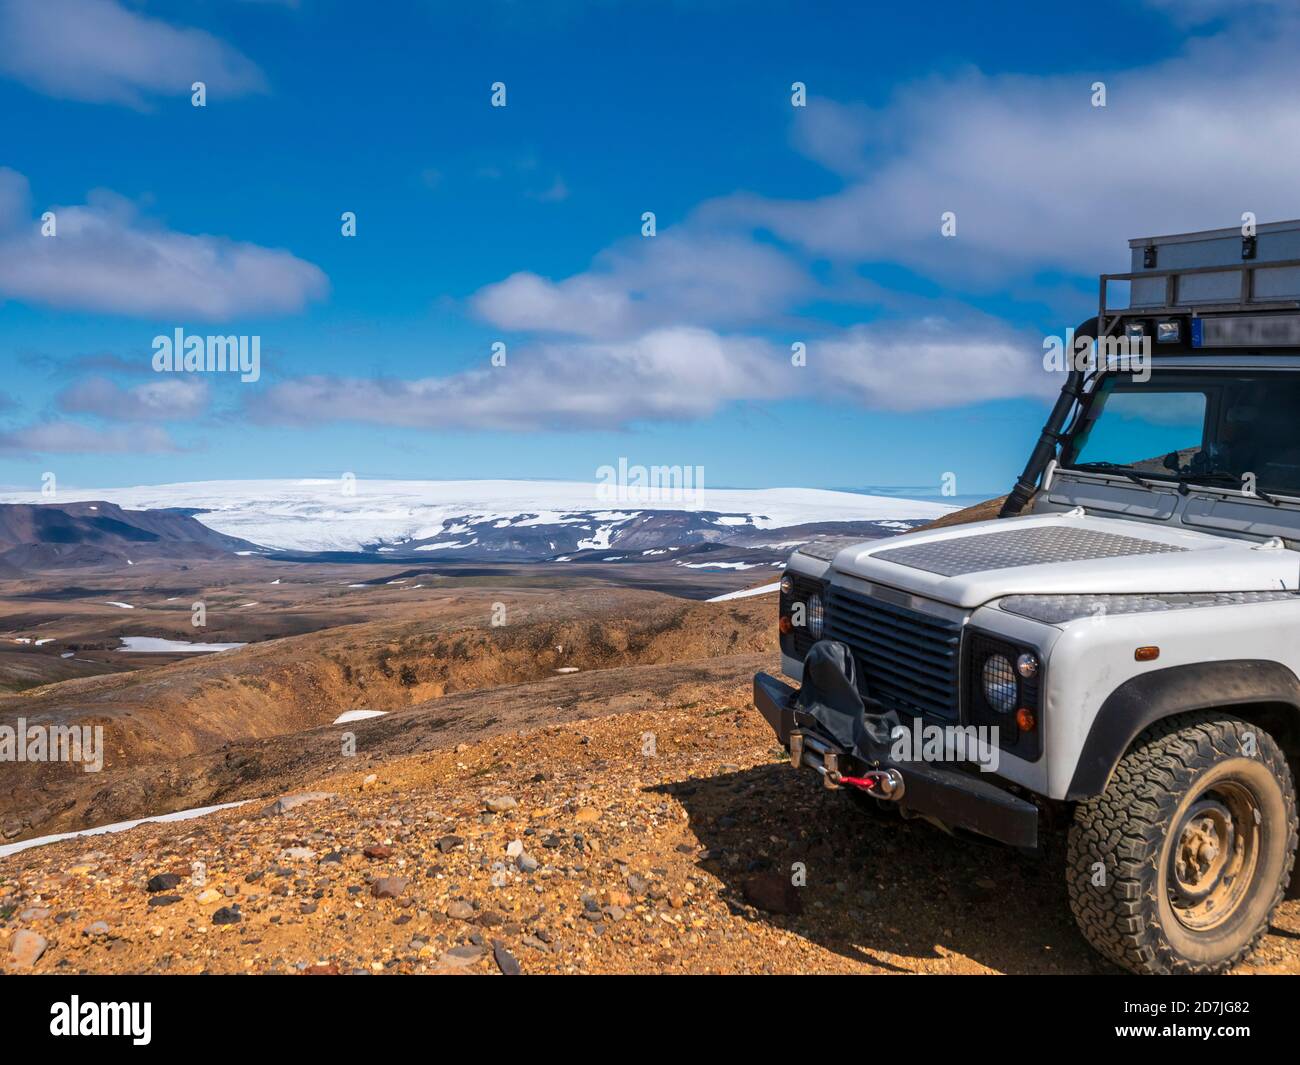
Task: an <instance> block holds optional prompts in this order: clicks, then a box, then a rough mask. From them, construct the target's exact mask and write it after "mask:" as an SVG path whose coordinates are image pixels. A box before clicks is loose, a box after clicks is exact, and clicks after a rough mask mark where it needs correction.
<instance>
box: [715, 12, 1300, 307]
mask: <svg viewBox="0 0 1300 1065" xmlns="http://www.w3.org/2000/svg"><path fill="white" fill-rule="evenodd" d="M1245 43H1246V39H1245V38H1244V37H1243V36H1242V35H1240V34H1239V33H1238V31H1236V30H1235V29H1234V30H1230V31H1227V32H1225V33H1223V34H1221V35H1219V36H1217V37H1214V38H1210V39H1206V40H1201V41H1199V42H1196V43H1194V44H1193V45H1192V46H1191V47H1190V49H1189V51H1188V52H1187V54H1186V55H1184V56H1182V57H1180V58H1178V59H1176V60H1172V61H1170V62H1167V63H1163V64H1161V65H1158V66H1154V67H1151V68H1148V69H1143V70H1138V71H1133V72H1113V73H1106V72H1104V71H1101V70H1099V71H1098V72H1097V73H1096V74H1095V75H1094V74H1087V73H1083V74H1078V73H1076V74H1071V75H1068V76H1066V75H1058V76H1051V77H1045V78H1039V77H1022V76H1000V77H989V76H985V75H983V74H980V73H978V72H967V73H964V74H962V75H959V76H956V77H954V78H951V79H948V80H944V81H928V82H924V83H921V84H918V85H915V86H912V87H910V88H908V89H905V90H904V91H902V92H901V93H900V94H899V95H898V96H897V97H896V98H895V99H894V100H893V101H892V102H891V103H890V104H889V106H887V107H885V108H883V109H879V110H873V109H867V108H845V107H842V106H839V105H836V104H834V103H831V102H828V101H824V100H817V99H814V100H811V101H809V105H808V108H807V111H806V113H805V114H803V115H800V116H799V117H798V118H797V119H796V123H797V124H796V131H795V143H796V145H798V146H799V147H800V148H801V149H802V150H803V151H805V152H806V153H807V154H808V155H809V156H810V157H812V158H814V159H816V160H818V161H821V162H823V163H824V164H826V165H828V166H830V167H831V168H833V169H834V170H835V172H836V173H838V174H840V175H841V176H843V177H844V178H845V179H846V183H845V186H844V188H843V189H842V190H841V191H839V192H836V193H833V194H831V195H828V196H824V197H821V198H818V199H814V200H805V201H798V200H776V199H769V198H764V197H760V196H754V195H738V196H734V197H729V198H726V199H723V200H719V201H714V202H713V203H710V204H708V205H706V206H705V207H704V208H702V210H701V211H700V212H699V214H700V215H701V217H702V218H703V219H704V220H705V221H707V222H709V223H711V224H713V225H717V226H722V227H733V228H737V229H741V230H751V229H770V230H772V231H773V232H775V233H776V234H777V235H778V236H779V237H781V238H782V239H784V240H788V241H790V242H792V243H794V244H795V245H797V246H799V247H800V248H801V249H802V250H803V252H804V254H806V255H809V256H826V257H829V258H831V259H833V260H835V261H841V262H849V263H863V262H871V261H879V260H884V261H892V262H901V263H904V264H906V265H908V266H910V267H912V268H914V269H916V270H918V271H920V272H922V273H924V274H927V275H929V276H931V277H934V278H938V279H942V280H944V281H945V282H948V283H949V284H959V285H964V286H965V287H966V289H967V291H987V290H989V289H991V288H997V289H1006V288H1007V287H1008V281H1009V280H1012V279H1017V278H1019V279H1026V278H1028V277H1030V276H1031V275H1032V274H1033V273H1034V272H1036V271H1040V270H1056V271H1063V272H1065V273H1068V274H1073V275H1082V276H1087V275H1091V274H1095V273H1098V272H1100V271H1101V270H1107V269H1109V270H1116V269H1121V268H1124V269H1126V268H1127V264H1128V255H1127V240H1128V239H1129V238H1131V237H1141V236H1149V235H1153V234H1159V233H1168V232H1179V231H1187V230H1199V229H1208V228H1214V227H1217V226H1234V225H1239V224H1240V222H1241V215H1242V213H1243V212H1244V211H1253V212H1255V214H1256V215H1257V217H1258V218H1259V220H1260V221H1266V220H1278V219H1285V218H1290V217H1293V216H1294V215H1295V214H1296V207H1295V187H1296V183H1297V179H1300V110H1297V108H1296V107H1295V105H1294V101H1293V100H1292V98H1291V93H1290V91H1289V89H1288V88H1287V86H1289V84H1290V82H1291V80H1292V68H1293V65H1294V64H1293V59H1292V58H1291V56H1292V54H1293V49H1294V45H1295V43H1296V39H1295V36H1294V35H1293V34H1289V33H1281V31H1279V35H1278V36H1276V37H1274V38H1272V39H1271V40H1255V41H1251V42H1250V46H1249V47H1243V44H1245ZM1098 80H1099V81H1103V82H1105V85H1106V94H1107V106H1106V107H1104V108H1103V107H1093V106H1092V102H1091V95H1092V83H1093V82H1094V81H1098ZM848 146H851V148H852V150H849V147H848ZM946 211H952V212H955V213H956V216H957V235H956V236H955V237H951V238H947V237H944V236H943V235H941V233H940V220H941V216H942V215H943V213H944V212H946Z"/></svg>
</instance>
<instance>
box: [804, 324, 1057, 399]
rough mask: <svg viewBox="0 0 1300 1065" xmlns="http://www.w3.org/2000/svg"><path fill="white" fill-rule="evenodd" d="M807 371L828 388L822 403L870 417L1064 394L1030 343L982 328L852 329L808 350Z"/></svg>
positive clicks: (913, 326) (883, 326) (988, 326)
mask: <svg viewBox="0 0 1300 1065" xmlns="http://www.w3.org/2000/svg"><path fill="white" fill-rule="evenodd" d="M809 365H810V366H812V367H813V368H814V372H815V375H816V376H817V377H818V378H819V379H820V380H821V381H822V382H824V384H825V386H826V387H825V389H824V391H823V396H824V397H827V398H830V397H835V398H839V399H841V400H848V401H850V402H854V403H857V404H859V405H860V406H863V407H866V408H868V409H870V410H889V411H920V410H941V409H945V408H951V407H962V406H966V405H967V404H972V403H984V402H987V401H989V400H995V399H1008V398H1011V397H1015V396H1035V397H1046V396H1050V395H1052V394H1053V393H1055V392H1056V391H1057V390H1058V389H1059V388H1060V387H1061V382H1060V379H1059V378H1054V377H1053V376H1052V375H1051V374H1050V373H1048V372H1047V371H1045V370H1044V369H1043V365H1042V350H1041V348H1038V347H1035V345H1034V343H1033V341H1032V339H1031V338H1028V337H1025V336H1020V335H1017V334H1014V333H1011V332H1010V331H1009V330H1006V329H1002V328H999V327H998V326H996V325H995V324H991V323H983V322H980V323H978V324H975V325H974V326H965V327H961V326H958V325H956V324H955V323H953V322H949V321H944V320H940V319H933V318H929V319H922V320H921V321H920V322H917V323H908V324H907V325H904V326H901V327H895V326H892V325H890V324H888V323H877V324H875V325H871V326H855V327H853V328H851V329H848V330H846V331H845V332H843V333H842V334H839V335H837V336H833V337H828V338H826V339H825V340H822V341H818V342H816V343H814V344H813V345H811V346H810V349H809Z"/></svg>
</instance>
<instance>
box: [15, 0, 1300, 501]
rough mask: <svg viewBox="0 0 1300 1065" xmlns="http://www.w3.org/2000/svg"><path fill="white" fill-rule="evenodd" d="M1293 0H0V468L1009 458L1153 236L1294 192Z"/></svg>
mask: <svg viewBox="0 0 1300 1065" xmlns="http://www.w3.org/2000/svg"><path fill="white" fill-rule="evenodd" d="M1287 10H1288V9H1287V5H1285V4H1274V3H1260V4H1228V3H1226V2H1220V0H1189V2H1187V3H1182V4H1177V5H1175V4H1173V3H1172V2H1170V3H1165V2H1162V0H1159V2H1158V0H1149V2H1145V3H1144V2H1140V0H1124V2H1110V3H1088V4H1082V3H1081V4H1077V5H1075V4H1067V5H1037V6H1035V7H1026V6H1025V5H1022V4H1012V3H1007V4H998V3H985V4H980V5H971V4H969V3H964V2H955V3H931V4H927V5H905V4H889V5H881V6H880V7H879V8H877V7H875V6H874V5H863V4H799V5H791V4H789V3H764V2H759V3H754V2H750V3H744V4H741V3H731V2H727V0H704V2H699V3H688V2H681V3H636V2H616V0H603V2H593V3H579V2H576V0H573V2H557V3H551V2H547V0H534V2H530V3H523V2H518V3H513V2H500V0H479V2H476V3H473V4H451V3H439V2H427V3H414V2H410V3H401V2H396V0H394V2H391V3H383V4H371V5H357V4H345V3H342V2H340V0H299V2H298V3H296V4H295V3H277V2H274V0H262V2H251V0H246V2H241V0H204V2H197V3H186V4H182V3H167V2H162V0H156V2H139V3H129V2H121V3H119V2H117V0H40V2H33V0H0V130H2V131H3V136H2V137H0V364H2V365H3V369H4V371H5V372H4V381H3V383H2V384H0V389H2V390H3V392H4V393H5V399H4V402H3V409H2V410H0V483H4V484H7V485H12V486H15V487H22V488H33V487H35V486H36V485H38V484H39V483H40V479H41V476H42V474H43V473H45V472H47V471H50V472H54V473H55V474H56V475H57V476H58V478H59V480H60V482H61V483H63V484H67V485H81V486H104V487H109V486H117V485H129V484H143V483H159V482H165V481H176V480H199V479H211V478H222V479H225V478H249V477H284V476H299V475H301V476H336V475H338V474H339V473H341V472H343V471H352V472H355V473H356V474H357V475H358V476H361V477H409V478H444V477H546V478H565V479H577V480H587V479H590V478H592V477H593V476H594V471H595V470H596V468H597V467H599V466H601V465H604V464H606V463H615V462H617V459H618V457H619V456H627V457H628V458H629V459H630V461H631V462H633V463H644V464H646V465H651V464H678V463H680V464H684V465H687V464H689V465H698V466H703V467H704V469H705V471H706V478H707V481H708V483H711V484H713V485H715V486H719V487H721V486H724V485H728V486H756V487H757V486H777V485H807V486H814V487H852V486H864V485H897V486H915V487H916V488H917V490H918V492H921V491H924V492H935V491H937V490H938V486H939V484H940V481H941V478H942V477H943V475H944V474H945V473H948V472H952V473H955V474H956V475H957V485H958V490H959V492H960V493H961V494H962V495H972V494H981V493H989V494H992V493H994V492H996V491H1000V490H1004V489H1005V487H1006V486H1007V485H1008V484H1009V483H1010V481H1011V480H1012V479H1013V478H1014V475H1015V473H1016V472H1017V471H1018V469H1019V465H1020V464H1021V463H1022V461H1023V458H1024V455H1025V454H1026V453H1027V450H1028V448H1029V446H1030V444H1031V442H1032V438H1033V435H1034V433H1035V432H1036V430H1037V428H1038V426H1039V425H1040V424H1041V421H1042V418H1043V415H1044V413H1045V410H1046V404H1047V402H1048V401H1049V398H1050V395H1051V393H1052V391H1053V390H1054V388H1055V387H1056V382H1055V381H1054V380H1053V379H1052V377H1051V376H1050V375H1049V374H1047V373H1046V372H1045V371H1044V370H1043V369H1042V366H1041V355H1042V347H1041V345H1042V339H1043V336H1044V335H1045V334H1047V333H1060V332H1061V331H1063V330H1064V329H1065V328H1066V327H1067V326H1070V325H1073V324H1075V323H1076V322H1078V321H1079V320H1081V319H1083V318H1086V317H1087V316H1088V315H1089V314H1090V313H1091V308H1092V306H1093V304H1094V303H1095V295H1094V293H1095V280H1094V279H1095V274H1096V272H1097V271H1099V270H1101V269H1112V270H1114V269H1122V268H1124V267H1125V264H1126V261H1127V260H1126V252H1127V248H1126V244H1125V241H1126V239H1127V238H1128V237H1131V236H1140V235H1147V234H1149V233H1152V232H1167V231H1177V230H1180V229H1201V228H1209V227H1213V226H1219V225H1234V224H1238V219H1239V216H1240V214H1241V212H1242V211H1244V210H1254V211H1256V212H1257V213H1258V215H1259V218H1260V220H1261V221H1264V220H1270V219H1276V218H1290V217H1294V216H1296V215H1297V214H1300V210H1297V209H1296V205H1295V202H1294V200H1295V196H1294V189H1295V187H1296V181H1295V179H1296V172H1295V171H1296V164H1297V161H1298V156H1297V152H1298V151H1300V149H1298V148H1297V147H1296V145H1298V144H1300V136H1297V134H1298V133H1300V128H1297V127H1300V111H1298V109H1297V108H1295V106H1294V104H1293V103H1292V102H1291V101H1290V99H1289V96H1290V95H1292V94H1293V90H1292V89H1291V82H1292V80H1293V79H1292V71H1291V60H1290V58H1289V57H1290V55H1291V54H1293V48H1294V44H1295V38H1296V33H1295V24H1294V23H1293V21H1292V17H1291V16H1290V15H1289V14H1288V13H1287ZM1243 41H1249V42H1250V43H1251V47H1250V49H1249V55H1248V56H1247V55H1246V54H1245V51H1244V50H1243V49H1242V48H1241V47H1240V45H1241V43H1242V42H1243ZM200 80H201V81H204V82H205V84H206V86H207V106H206V107H203V108H196V107H194V106H192V104H191V90H190V86H191V84H192V83H193V82H194V81H200ZM1099 80H1100V81H1103V82H1105V85H1106V92H1107V101H1106V106H1105V107H1104V108H1099V107H1095V106H1093V90H1092V85H1093V83H1094V82H1096V81H1099ZM498 81H499V82H504V83H505V86H506V106H505V107H503V108H494V107H492V106H491V101H490V97H491V85H492V83H494V82H498ZM796 81H800V82H803V83H805V85H806V86H807V106H806V107H803V108H796V107H794V106H792V101H791V85H792V83H794V82H796ZM949 210H951V211H954V212H955V213H956V218H957V231H956V235H955V236H953V237H944V236H942V235H941V233H940V219H941V215H942V214H943V212H944V211H949ZM46 211H52V212H53V214H54V216H55V219H56V224H57V232H56V234H55V235H54V236H52V237H50V236H43V235H42V234H41V232H40V227H41V216H42V214H43V213H44V212H46ZM344 211H353V212H355V213H356V216H357V235H356V236H355V237H344V236H342V235H341V233H340V225H341V223H340V215H341V214H342V213H343V212H344ZM646 211H652V212H654V213H655V215H656V223H657V233H656V235H655V236H653V237H644V236H642V235H641V226H642V222H641V219H642V214H643V212H646ZM176 328H182V329H184V330H185V331H186V332H187V333H191V334H199V335H206V334H220V335H232V334H235V335H238V334H247V335H257V336H260V338H261V345H262V361H261V378H260V380H258V381H256V382H249V383H241V382H239V381H238V379H237V378H235V377H233V376H232V375H225V376H221V375H215V376H214V375H207V374H192V375H185V374H180V375H176V374H171V375H160V374H157V373H154V372H153V371H152V369H151V366H150V358H151V355H152V348H151V345H152V341H153V338H154V337H155V336H156V335H159V334H171V333H172V332H173V330H175V329H176ZM497 341H500V342H503V343H505V344H506V346H507V357H506V365H505V366H499V367H493V366H492V365H491V364H490V363H489V357H490V353H491V346H492V344H493V343H494V342H497ZM794 343H803V344H804V345H806V352H807V364H806V365H803V366H792V365H791V360H790V352H791V345H792V344H794Z"/></svg>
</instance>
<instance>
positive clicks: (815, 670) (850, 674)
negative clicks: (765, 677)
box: [795, 640, 898, 761]
mask: <svg viewBox="0 0 1300 1065" xmlns="http://www.w3.org/2000/svg"><path fill="white" fill-rule="evenodd" d="M868 703H871V706H872V708H873V709H872V712H871V713H868V712H867V704H868ZM795 708H796V710H797V711H798V712H799V713H802V714H805V715H807V716H808V717H811V718H812V719H813V721H815V722H816V723H817V725H818V726H820V728H821V729H822V731H824V732H825V733H826V734H827V735H828V736H829V737H830V738H831V739H833V740H834V741H835V742H836V743H838V744H839V745H840V746H841V747H844V748H846V749H847V750H849V751H852V752H853V753H854V754H856V755H857V756H858V757H859V758H861V759H863V760H864V761H871V760H873V759H876V758H879V757H881V756H882V753H883V752H882V747H883V748H884V749H885V750H887V749H888V746H889V735H890V732H891V731H892V730H893V727H894V726H895V725H897V724H898V717H897V715H896V714H894V712H893V711H889V712H888V713H880V712H878V708H879V704H878V703H876V702H875V701H874V700H872V699H871V698H870V695H868V697H867V700H866V701H864V700H863V698H862V696H861V695H860V694H859V692H858V677H857V663H856V662H855V661H854V660H853V655H852V653H851V652H850V651H849V649H848V647H847V646H845V645H844V644H842V643H840V642H839V641H838V640H818V641H817V642H816V643H815V644H813V645H812V647H811V649H810V650H809V651H808V657H807V658H805V659H804V661H803V687H802V688H800V689H799V697H798V699H797V700H796V701H795Z"/></svg>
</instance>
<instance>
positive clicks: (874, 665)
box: [826, 585, 961, 721]
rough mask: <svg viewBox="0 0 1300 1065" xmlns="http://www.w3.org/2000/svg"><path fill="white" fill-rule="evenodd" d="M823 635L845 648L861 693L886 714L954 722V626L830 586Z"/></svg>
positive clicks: (956, 626) (958, 629)
mask: <svg viewBox="0 0 1300 1065" xmlns="http://www.w3.org/2000/svg"><path fill="white" fill-rule="evenodd" d="M826 634H827V636H828V637H829V638H830V639H833V640H839V641H841V642H842V643H845V644H848V646H849V648H850V649H851V650H852V652H853V657H854V658H855V659H856V660H857V664H858V674H859V680H860V683H861V685H862V687H863V690H864V691H865V692H866V694H868V695H870V696H871V697H872V698H874V699H879V700H880V701H881V702H882V703H883V704H884V705H885V707H886V708H887V709H891V710H899V711H902V712H904V713H910V714H917V713H924V714H931V715H933V716H935V717H942V718H948V719H950V720H954V721H955V720H956V719H957V701H958V668H959V663H960V657H959V655H958V650H959V648H960V645H961V624H960V623H959V622H956V621H950V620H948V619H947V618H942V617H937V616H935V615H933V614H923V613H921V612H920V611H918V610H912V609H910V608H909V607H904V606H898V605H895V604H893V603H887V602H885V601H883V600H881V599H878V598H872V597H869V596H866V595H863V594H861V593H859V592H854V591H850V590H849V589H847V588H840V587H836V586H834V585H832V586H831V588H830V603H829V606H828V608H827V619H826Z"/></svg>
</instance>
